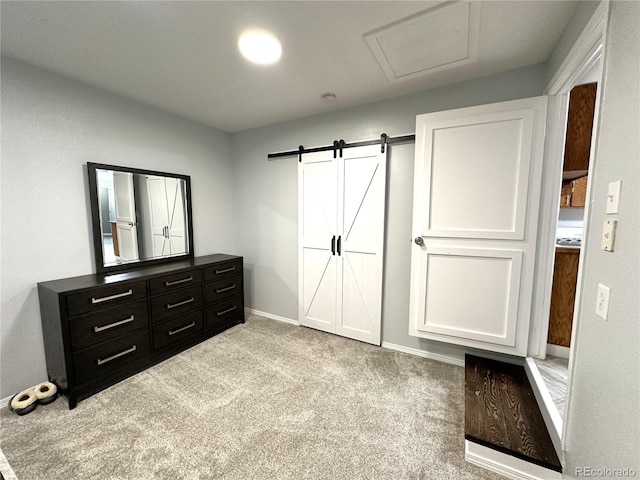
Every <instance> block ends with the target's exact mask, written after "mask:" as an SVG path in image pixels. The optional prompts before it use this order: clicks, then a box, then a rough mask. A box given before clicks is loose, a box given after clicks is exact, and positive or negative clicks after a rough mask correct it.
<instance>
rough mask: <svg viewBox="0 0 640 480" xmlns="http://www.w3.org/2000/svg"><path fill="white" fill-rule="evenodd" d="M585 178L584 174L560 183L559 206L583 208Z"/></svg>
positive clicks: (585, 192)
mask: <svg viewBox="0 0 640 480" xmlns="http://www.w3.org/2000/svg"><path fill="white" fill-rule="evenodd" d="M587 179H588V177H587V176H586V175H585V176H583V177H580V178H577V179H575V180H567V181H563V183H562V191H561V193H560V208H584V206H585V204H586V201H587Z"/></svg>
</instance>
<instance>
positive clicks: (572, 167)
mask: <svg viewBox="0 0 640 480" xmlns="http://www.w3.org/2000/svg"><path fill="white" fill-rule="evenodd" d="M597 87H598V84H597V83H586V84H584V85H576V86H575V87H573V89H572V90H571V93H570V95H569V113H568V117H567V133H566V138H565V147H564V166H563V170H564V171H565V172H567V171H569V172H571V171H576V170H588V169H589V153H590V150H591V133H592V131H593V114H594V111H595V106H596V91H597Z"/></svg>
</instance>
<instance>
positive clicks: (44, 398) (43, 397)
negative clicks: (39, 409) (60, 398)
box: [33, 382, 58, 405]
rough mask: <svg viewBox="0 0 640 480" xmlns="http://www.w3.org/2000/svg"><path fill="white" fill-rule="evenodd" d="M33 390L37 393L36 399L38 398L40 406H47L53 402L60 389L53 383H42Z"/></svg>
mask: <svg viewBox="0 0 640 480" xmlns="http://www.w3.org/2000/svg"><path fill="white" fill-rule="evenodd" d="M33 390H34V391H35V392H36V397H37V398H38V403H39V404H40V405H46V404H48V403H51V402H53V401H54V400H55V399H56V397H57V394H58V387H56V386H55V384H53V383H51V382H42V383H41V384H39V385H36V386H35V387H33Z"/></svg>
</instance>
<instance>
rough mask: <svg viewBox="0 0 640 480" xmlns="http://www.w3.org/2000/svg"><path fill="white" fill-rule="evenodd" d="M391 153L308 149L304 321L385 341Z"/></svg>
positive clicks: (303, 204) (302, 233)
mask: <svg viewBox="0 0 640 480" xmlns="http://www.w3.org/2000/svg"><path fill="white" fill-rule="evenodd" d="M385 179H386V155H385V154H382V153H381V152H380V147H379V146H368V147H356V148H348V149H344V150H343V156H342V157H338V158H333V152H332V151H329V152H316V153H311V154H304V155H303V157H302V162H301V163H300V164H299V170H298V188H299V218H298V225H299V265H300V267H299V268H300V273H299V296H300V299H299V320H300V323H301V324H302V325H305V326H309V327H312V328H317V329H320V330H324V331H327V332H331V333H336V334H339V335H342V336H345V337H349V338H353V339H356V340H360V341H363V342H368V343H373V344H375V345H379V344H380V331H381V317H382V260H383V244H384V212H385Z"/></svg>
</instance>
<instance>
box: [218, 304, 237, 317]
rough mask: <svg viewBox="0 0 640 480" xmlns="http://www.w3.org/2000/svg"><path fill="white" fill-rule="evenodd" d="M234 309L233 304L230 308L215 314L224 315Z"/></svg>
mask: <svg viewBox="0 0 640 480" xmlns="http://www.w3.org/2000/svg"><path fill="white" fill-rule="evenodd" d="M235 309H236V306H235V305H234V306H233V307H231V308H227V309H226V310H223V311H221V312H216V315H218V316H220V315H224V314H225V313H229V312H233V311H234V310H235Z"/></svg>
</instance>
